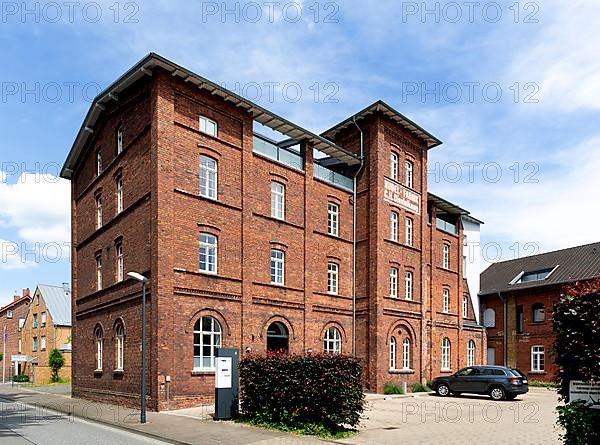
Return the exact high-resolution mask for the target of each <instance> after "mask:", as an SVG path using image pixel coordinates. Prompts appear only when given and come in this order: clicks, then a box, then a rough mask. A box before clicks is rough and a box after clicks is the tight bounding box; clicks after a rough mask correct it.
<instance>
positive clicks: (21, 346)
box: [18, 339, 23, 354]
mask: <svg viewBox="0 0 600 445" xmlns="http://www.w3.org/2000/svg"><path fill="white" fill-rule="evenodd" d="M18 348H19V354H20V353H21V351H22V350H23V342H22V340H21V339H19V346H18Z"/></svg>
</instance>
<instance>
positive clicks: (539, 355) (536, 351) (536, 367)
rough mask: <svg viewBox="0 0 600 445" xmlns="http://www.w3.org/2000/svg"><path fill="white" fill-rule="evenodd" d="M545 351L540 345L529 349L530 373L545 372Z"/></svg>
mask: <svg viewBox="0 0 600 445" xmlns="http://www.w3.org/2000/svg"><path fill="white" fill-rule="evenodd" d="M545 370H546V350H545V348H544V346H542V345H534V346H532V347H531V372H545Z"/></svg>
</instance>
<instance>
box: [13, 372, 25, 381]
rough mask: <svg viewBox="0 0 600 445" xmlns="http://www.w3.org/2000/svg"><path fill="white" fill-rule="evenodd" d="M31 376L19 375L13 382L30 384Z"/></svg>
mask: <svg viewBox="0 0 600 445" xmlns="http://www.w3.org/2000/svg"><path fill="white" fill-rule="evenodd" d="M28 381H29V376H28V375H26V374H17V375H16V376H14V377H13V382H28Z"/></svg>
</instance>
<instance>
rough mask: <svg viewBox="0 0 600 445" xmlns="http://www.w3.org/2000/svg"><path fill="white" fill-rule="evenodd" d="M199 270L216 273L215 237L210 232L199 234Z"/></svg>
mask: <svg viewBox="0 0 600 445" xmlns="http://www.w3.org/2000/svg"><path fill="white" fill-rule="evenodd" d="M200 271H201V272H207V273H215V274H216V273H217V237H216V236H214V235H211V234H210V233H201V234H200Z"/></svg>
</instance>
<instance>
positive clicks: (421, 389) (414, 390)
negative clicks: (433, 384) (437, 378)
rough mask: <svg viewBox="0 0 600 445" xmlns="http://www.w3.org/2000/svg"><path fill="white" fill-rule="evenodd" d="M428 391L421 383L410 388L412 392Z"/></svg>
mask: <svg viewBox="0 0 600 445" xmlns="http://www.w3.org/2000/svg"><path fill="white" fill-rule="evenodd" d="M429 391H430V389H429V388H428V387H427V386H423V384H422V383H419V382H417V383H415V384H413V386H412V392H429Z"/></svg>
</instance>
